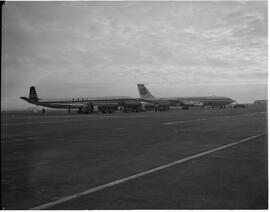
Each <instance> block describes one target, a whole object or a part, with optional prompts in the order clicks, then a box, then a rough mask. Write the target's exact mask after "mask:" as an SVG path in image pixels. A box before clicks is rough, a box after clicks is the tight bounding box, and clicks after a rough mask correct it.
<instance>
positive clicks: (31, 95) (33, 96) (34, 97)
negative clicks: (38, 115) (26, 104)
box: [29, 86, 38, 100]
mask: <svg viewBox="0 0 270 212" xmlns="http://www.w3.org/2000/svg"><path fill="white" fill-rule="evenodd" d="M29 99H30V100H38V96H37V92H36V89H35V87H34V86H31V87H30V90H29Z"/></svg>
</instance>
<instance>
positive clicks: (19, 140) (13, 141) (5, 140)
mask: <svg viewBox="0 0 270 212" xmlns="http://www.w3.org/2000/svg"><path fill="white" fill-rule="evenodd" d="M37 139H40V137H28V138H15V139H11V140H8V139H6V138H3V139H2V138H1V143H3V144H7V143H15V142H22V141H32V140H37ZM2 141H3V142H2Z"/></svg>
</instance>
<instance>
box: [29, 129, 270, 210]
mask: <svg viewBox="0 0 270 212" xmlns="http://www.w3.org/2000/svg"><path fill="white" fill-rule="evenodd" d="M265 134H266V133H262V134H258V135H254V136H250V137H248V138H244V139H241V140H238V141H235V142H233V143H230V144H226V145H223V146H220V147H217V148H214V149H211V150H208V151H205V152H201V153H199V154H196V155H192V156H189V157H186V158H183V159H180V160H176V161H174V162H171V163H168V164H165V165H162V166H158V167H156V168H153V169H150V170H148V171H144V172H141V173H138V174H134V175H131V176H128V177H125V178H122V179H119V180H115V181H112V182H110V183H106V184H103V185H100V186H97V187H94V188H90V189H88V190H86V191H83V192H79V193H77V194H73V195H70V196H67V197H64V198H61V199H58V200H55V201H52V202H48V203H45V204H42V205H39V206H36V207H33V208H30V210H41V209H47V208H50V207H52V206H55V205H59V204H61V203H63V202H67V201H69V200H72V199H77V198H79V197H81V196H84V195H88V194H92V193H94V192H96V191H100V190H103V189H105V188H110V187H112V186H115V185H119V184H122V183H124V182H127V181H130V180H133V179H136V178H139V177H142V176H145V175H148V174H151V173H153V172H157V171H159V170H162V169H166V168H169V167H171V166H175V165H177V164H181V163H184V162H186V161H189V160H192V159H195V158H198V157H201V156H204V155H207V154H210V153H213V152H216V151H219V150H222V149H225V148H228V147H231V146H234V145H237V144H240V143H242V142H246V141H249V140H252V139H255V138H258V137H261V136H263V135H265Z"/></svg>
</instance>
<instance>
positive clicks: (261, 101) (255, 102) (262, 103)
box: [254, 99, 267, 105]
mask: <svg viewBox="0 0 270 212" xmlns="http://www.w3.org/2000/svg"><path fill="white" fill-rule="evenodd" d="M254 104H260V105H265V104H267V99H263V100H256V101H254Z"/></svg>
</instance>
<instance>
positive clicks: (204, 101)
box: [137, 84, 234, 109]
mask: <svg viewBox="0 0 270 212" xmlns="http://www.w3.org/2000/svg"><path fill="white" fill-rule="evenodd" d="M137 87H138V90H139V94H140V99H141V100H142V101H146V102H151V103H154V104H156V105H157V106H159V105H164V104H166V105H170V106H182V108H183V109H189V107H201V108H203V107H205V106H212V107H225V106H226V105H228V104H231V103H233V102H234V100H232V99H230V98H228V97H222V96H202V97H160V98H158V97H154V96H153V95H152V94H151V93H150V92H149V90H148V89H147V88H146V86H145V85H144V84H137Z"/></svg>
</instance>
